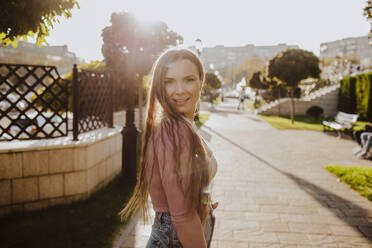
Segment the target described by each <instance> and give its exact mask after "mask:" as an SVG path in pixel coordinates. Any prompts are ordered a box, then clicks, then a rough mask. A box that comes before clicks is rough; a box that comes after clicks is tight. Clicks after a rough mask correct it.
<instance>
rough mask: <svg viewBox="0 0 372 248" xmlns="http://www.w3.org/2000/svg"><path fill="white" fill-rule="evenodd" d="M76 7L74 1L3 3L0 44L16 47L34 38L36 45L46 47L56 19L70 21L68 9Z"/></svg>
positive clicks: (8, 0) (0, 13) (4, 0)
mask: <svg viewBox="0 0 372 248" xmlns="http://www.w3.org/2000/svg"><path fill="white" fill-rule="evenodd" d="M75 6H77V7H78V8H80V7H79V4H78V2H77V0H53V1H50V0H46V1H45V0H18V1H16V0H2V1H1V8H0V16H1V20H2V21H1V22H0V42H4V44H5V45H8V44H12V45H13V46H14V47H16V46H17V41H18V40H19V39H20V38H23V39H24V40H27V37H34V36H35V35H36V44H37V45H39V46H41V45H42V44H43V43H46V44H48V43H47V41H46V40H45V37H46V36H48V35H49V30H50V29H51V28H53V24H55V23H56V22H59V19H58V17H59V16H62V15H63V16H64V17H66V18H69V17H71V9H72V8H74V7H75Z"/></svg>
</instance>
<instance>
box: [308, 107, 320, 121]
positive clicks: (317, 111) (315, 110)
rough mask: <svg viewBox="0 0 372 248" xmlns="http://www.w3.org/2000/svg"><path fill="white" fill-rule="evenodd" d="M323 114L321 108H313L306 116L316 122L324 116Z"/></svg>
mask: <svg viewBox="0 0 372 248" xmlns="http://www.w3.org/2000/svg"><path fill="white" fill-rule="evenodd" d="M323 113H324V111H323V109H322V108H321V107H319V106H312V107H310V108H309V109H308V110H306V114H307V115H308V116H311V117H313V118H314V119H316V120H318V119H319V118H320V117H321V116H322V115H323Z"/></svg>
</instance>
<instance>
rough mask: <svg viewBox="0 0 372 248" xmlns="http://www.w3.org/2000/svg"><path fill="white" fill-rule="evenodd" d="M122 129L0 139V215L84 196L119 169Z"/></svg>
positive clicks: (116, 173) (110, 177)
mask: <svg viewBox="0 0 372 248" xmlns="http://www.w3.org/2000/svg"><path fill="white" fill-rule="evenodd" d="M120 131H121V127H116V128H113V129H109V128H103V129H99V130H96V131H93V132H89V133H86V134H81V135H80V136H79V141H72V140H71V138H70V137H64V138H57V139H50V140H40V141H22V142H19V141H16V142H1V144H0V215H4V214H8V213H11V212H17V211H21V212H22V211H30V210H37V209H43V208H47V207H50V206H54V205H57V204H66V203H71V202H73V201H77V200H82V199H86V198H88V197H89V196H90V195H91V194H92V193H93V192H95V191H97V190H98V189H100V188H102V187H103V186H105V185H107V184H108V183H109V182H110V181H111V180H112V179H113V178H114V177H115V176H116V175H118V174H119V173H120V172H121V150H122V136H121V133H120Z"/></svg>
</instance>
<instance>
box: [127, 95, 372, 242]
mask: <svg viewBox="0 0 372 248" xmlns="http://www.w3.org/2000/svg"><path fill="white" fill-rule="evenodd" d="M235 107H236V101H231V100H227V101H225V102H224V103H222V104H221V105H220V106H219V107H215V108H214V109H212V110H206V111H209V113H210V114H211V115H210V117H209V120H208V121H207V123H206V124H205V125H204V126H203V127H202V128H201V130H200V133H201V134H202V135H203V136H204V138H205V139H206V141H207V142H208V144H209V146H210V147H211V149H212V150H213V151H214V154H215V156H216V159H217V161H218V165H219V167H218V172H217V175H216V177H215V179H214V183H213V195H212V197H213V200H215V201H219V202H220V204H219V208H218V209H217V210H216V211H215V213H216V218H217V223H216V228H215V236H214V240H213V242H212V247H214V248H229V247H237V248H240V247H275V248H276V247H287V248H294V247H301V248H304V247H372V242H371V240H372V237H371V235H370V233H372V204H371V202H369V201H368V200H367V199H365V198H363V197H361V196H360V195H359V194H358V193H356V192H354V191H353V190H352V189H350V188H349V186H348V185H346V184H344V183H342V182H340V181H339V180H337V178H336V177H335V176H333V175H332V174H331V173H329V172H328V171H326V170H325V169H324V166H326V165H329V164H344V165H362V166H369V167H371V166H372V162H371V161H368V160H361V159H357V158H356V157H355V156H353V155H352V153H351V150H352V149H353V148H354V147H355V146H356V143H355V141H352V140H349V139H337V138H335V137H334V136H332V135H328V134H325V133H322V132H315V131H300V130H276V129H274V128H273V127H271V126H270V125H269V124H268V123H266V122H265V121H263V120H262V119H261V117H259V116H256V115H254V114H252V113H250V112H248V111H246V112H239V111H237V110H235ZM203 108H204V107H203V105H202V110H203ZM204 110H205V108H204ZM150 230H151V229H150V227H149V226H147V227H140V226H136V227H135V228H134V230H133V231H132V232H131V233H130V235H129V236H128V238H127V239H126V240H125V241H123V243H122V244H121V245H120V247H121V248H124V247H125V248H129V247H130V248H132V247H144V245H145V243H146V242H147V239H148V236H149V232H150Z"/></svg>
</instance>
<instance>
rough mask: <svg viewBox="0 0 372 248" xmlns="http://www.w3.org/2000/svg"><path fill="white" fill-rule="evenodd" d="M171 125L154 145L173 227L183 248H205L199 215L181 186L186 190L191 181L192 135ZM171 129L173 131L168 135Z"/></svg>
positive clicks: (164, 128)
mask: <svg viewBox="0 0 372 248" xmlns="http://www.w3.org/2000/svg"><path fill="white" fill-rule="evenodd" d="M168 122H171V123H166V125H164V126H162V127H161V129H160V133H159V136H158V137H159V138H158V139H157V141H156V143H155V145H156V146H157V149H156V150H157V156H158V162H159V169H160V175H161V179H162V185H163V189H164V192H165V195H166V197H167V202H168V207H169V212H170V214H171V216H172V223H173V225H174V227H175V229H176V232H177V235H178V237H179V239H180V241H181V243H182V246H183V247H184V248H189V247H190V248H199V247H200V248H204V247H206V241H205V237H204V230H203V227H202V224H201V221H200V218H199V215H198V214H197V211H196V209H190V207H189V199H188V198H186V197H185V195H184V193H183V192H182V189H181V187H180V183H179V182H178V181H179V180H182V182H183V184H182V185H184V187H185V188H186V187H187V182H188V181H189V179H190V178H189V177H190V175H189V173H187V171H188V168H189V166H190V160H189V153H190V144H189V142H188V140H189V137H188V135H190V133H189V131H188V129H187V127H186V126H185V124H181V123H179V125H178V127H177V125H176V123H174V122H175V121H170V120H169V121H168ZM175 125H176V126H175ZM169 128H171V129H172V131H169ZM172 136H173V137H172ZM175 146H176V147H177V148H178V149H179V151H180V156H179V157H178V158H177V159H179V162H180V171H181V175H180V176H177V175H176V173H175V170H174V167H175V165H176V158H175V157H174V154H173V153H174V150H175Z"/></svg>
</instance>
